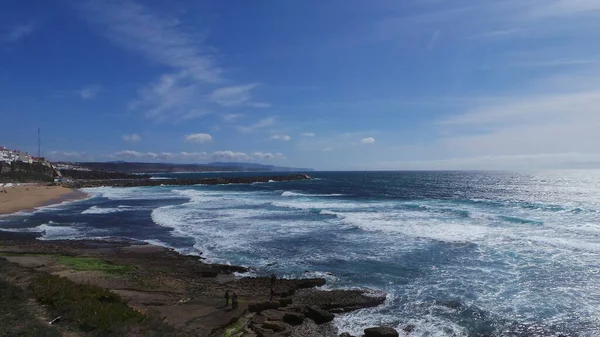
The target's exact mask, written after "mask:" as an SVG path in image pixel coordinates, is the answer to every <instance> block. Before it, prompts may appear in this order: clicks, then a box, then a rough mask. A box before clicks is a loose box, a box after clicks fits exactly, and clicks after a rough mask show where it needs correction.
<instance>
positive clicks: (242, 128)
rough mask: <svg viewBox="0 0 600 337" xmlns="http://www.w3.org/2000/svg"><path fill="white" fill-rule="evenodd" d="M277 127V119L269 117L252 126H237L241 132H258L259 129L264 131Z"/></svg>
mask: <svg viewBox="0 0 600 337" xmlns="http://www.w3.org/2000/svg"><path fill="white" fill-rule="evenodd" d="M273 125H275V118H273V117H268V118H263V119H261V120H259V121H257V122H256V123H254V124H251V125H246V126H242V125H240V126H237V129H238V130H239V131H241V132H253V131H256V130H258V129H263V128H266V127H269V126H273Z"/></svg>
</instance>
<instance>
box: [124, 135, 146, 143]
mask: <svg viewBox="0 0 600 337" xmlns="http://www.w3.org/2000/svg"><path fill="white" fill-rule="evenodd" d="M123 140H125V141H128V142H139V141H140V140H142V137H140V136H139V135H138V134H137V133H132V134H130V135H123Z"/></svg>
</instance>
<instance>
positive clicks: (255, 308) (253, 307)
mask: <svg viewBox="0 0 600 337" xmlns="http://www.w3.org/2000/svg"><path fill="white" fill-rule="evenodd" d="M277 308H279V302H260V303H251V304H248V311H250V312H262V311H264V310H269V309H277Z"/></svg>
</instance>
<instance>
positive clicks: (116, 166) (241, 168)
mask: <svg viewBox="0 0 600 337" xmlns="http://www.w3.org/2000/svg"><path fill="white" fill-rule="evenodd" d="M72 164H75V165H78V166H80V167H84V168H89V169H92V170H99V171H112V172H122V173H148V172H163V173H176V172H211V171H225V172H293V171H296V172H298V171H313V169H308V168H294V167H282V166H274V165H262V164H256V163H238V162H231V163H230V162H215V163H209V164H174V163H137V162H124V161H118V162H80V163H72Z"/></svg>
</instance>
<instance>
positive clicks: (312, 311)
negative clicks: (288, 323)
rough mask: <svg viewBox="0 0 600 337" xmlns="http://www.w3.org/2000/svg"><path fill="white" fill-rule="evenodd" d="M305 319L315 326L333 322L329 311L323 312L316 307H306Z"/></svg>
mask: <svg viewBox="0 0 600 337" xmlns="http://www.w3.org/2000/svg"><path fill="white" fill-rule="evenodd" d="M305 315H306V317H308V318H310V319H312V320H313V321H315V323H317V324H323V323H327V322H331V321H333V319H334V318H335V316H334V315H333V314H332V313H330V312H329V311H325V310H323V309H321V308H319V307H317V306H314V305H309V306H307V307H306V312H305Z"/></svg>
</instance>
